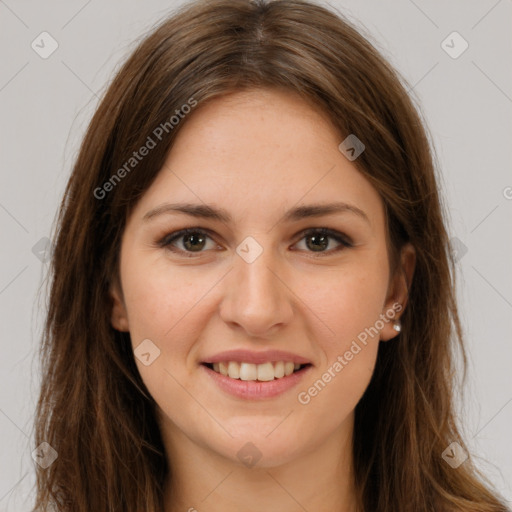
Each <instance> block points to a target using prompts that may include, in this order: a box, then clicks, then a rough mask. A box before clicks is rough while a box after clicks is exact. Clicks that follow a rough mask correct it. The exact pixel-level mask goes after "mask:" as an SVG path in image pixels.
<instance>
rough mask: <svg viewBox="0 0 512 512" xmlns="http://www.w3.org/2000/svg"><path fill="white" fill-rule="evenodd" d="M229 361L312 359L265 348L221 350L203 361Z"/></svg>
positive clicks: (302, 362)
mask: <svg viewBox="0 0 512 512" xmlns="http://www.w3.org/2000/svg"><path fill="white" fill-rule="evenodd" d="M229 361H236V362H238V363H242V362H243V363H252V364H262V363H267V362H277V361H285V362H286V361H291V362H293V363H298V364H309V363H310V361H309V360H308V359H306V358H305V357H302V356H299V355H297V354H292V353H291V352H285V351H283V350H265V351H262V352H255V351H252V350H242V349H238V350H226V351H225V352H219V353H218V354H215V355H214V356H211V357H208V358H207V359H205V360H203V361H202V362H203V363H225V362H229Z"/></svg>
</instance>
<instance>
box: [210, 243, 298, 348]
mask: <svg viewBox="0 0 512 512" xmlns="http://www.w3.org/2000/svg"><path fill="white" fill-rule="evenodd" d="M233 266H234V268H233V270H232V271H231V272H229V274H228V276H227V279H226V280H225V293H224V298H223V300H222V302H221V304H220V316H221V318H222V319H223V320H224V322H226V323H227V324H230V325H231V326H232V327H237V328H239V329H243V330H244V331H245V335H246V336H251V337H259V338H264V337H269V336H271V335H273V334H274V333H275V331H276V330H277V329H279V328H281V329H282V328H283V327H284V326H286V325H287V324H289V322H290V320H291V318H292V315H293V306H292V303H293V293H292V291H291V286H290V283H287V278H286V272H285V271H284V266H283V265H281V264H280V263H279V261H278V259H277V257H275V254H274V253H273V251H271V250H270V249H264V250H263V252H262V253H261V254H260V256H259V257H258V258H256V260H254V261H252V262H251V263H249V262H247V261H245V260H244V259H243V258H242V257H240V256H239V255H238V254H235V255H234V260H233ZM288 280H289V279H288Z"/></svg>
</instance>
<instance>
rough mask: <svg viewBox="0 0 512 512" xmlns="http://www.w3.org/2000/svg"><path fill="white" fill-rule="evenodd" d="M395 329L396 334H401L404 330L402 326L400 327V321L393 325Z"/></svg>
mask: <svg viewBox="0 0 512 512" xmlns="http://www.w3.org/2000/svg"><path fill="white" fill-rule="evenodd" d="M393 329H395V331H396V332H400V331H401V330H402V326H401V325H400V322H399V321H397V322H395V323H394V324H393Z"/></svg>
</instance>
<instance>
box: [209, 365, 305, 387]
mask: <svg viewBox="0 0 512 512" xmlns="http://www.w3.org/2000/svg"><path fill="white" fill-rule="evenodd" d="M201 364H202V365H203V366H206V367H207V368H209V369H210V370H212V371H214V372H216V373H218V374H220V375H223V376H224V377H228V378H230V379H234V380H243V381H255V382H270V381H273V380H277V379H282V378H284V377H288V376H290V375H292V374H294V373H300V372H301V371H304V369H305V368H307V367H309V366H311V364H310V363H307V364H299V363H293V362H291V361H275V362H272V361H268V362H266V363H262V364H253V363H245V362H238V361H225V362H219V363H201Z"/></svg>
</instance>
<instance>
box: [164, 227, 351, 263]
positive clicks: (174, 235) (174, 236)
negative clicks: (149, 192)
mask: <svg viewBox="0 0 512 512" xmlns="http://www.w3.org/2000/svg"><path fill="white" fill-rule="evenodd" d="M190 233H194V234H204V235H207V236H208V238H210V239H211V240H213V241H215V235H216V233H214V232H213V231H212V230H210V229H208V228H202V227H190V228H183V229H180V230H177V231H173V232H171V233H168V234H166V235H165V236H164V237H163V238H161V239H160V240H159V241H158V242H157V245H158V246H159V247H162V248H168V247H171V245H172V242H174V241H176V240H179V239H180V238H181V237H183V236H184V235H187V234H190ZM314 234H320V235H325V236H328V237H329V238H332V239H334V240H336V242H338V243H339V244H340V245H339V246H338V247H336V248H334V249H330V250H328V251H319V252H316V253H315V251H305V252H309V253H311V254H312V255H313V257H317V256H318V257H321V256H322V255H330V254H334V253H336V252H339V251H340V250H342V249H344V248H345V249H346V248H350V247H354V243H353V241H352V239H351V238H350V237H349V236H348V235H346V234H345V233H343V232H341V231H338V230H336V229H331V228H326V227H311V228H305V229H303V230H302V231H300V232H299V233H297V234H296V235H295V237H294V238H297V240H296V242H294V244H293V245H295V244H297V243H298V242H300V241H301V240H302V239H303V238H304V237H306V236H308V235H314ZM215 242H216V241H215ZM216 243H217V242H216ZM169 250H170V251H172V252H175V253H179V254H184V255H186V257H195V255H198V256H199V255H201V254H203V253H204V252H206V251H198V252H197V253H194V252H193V251H183V250H181V249H177V248H173V249H169Z"/></svg>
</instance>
